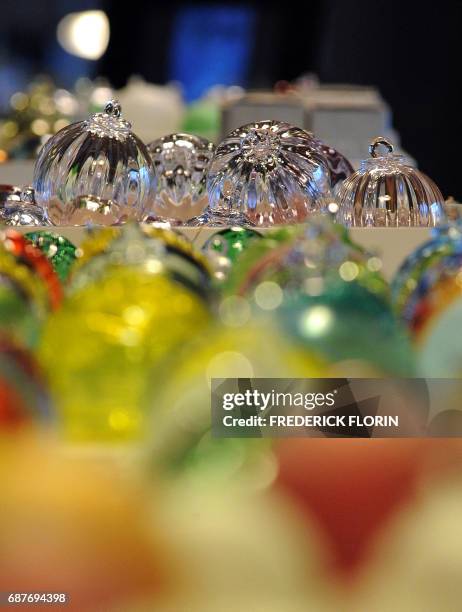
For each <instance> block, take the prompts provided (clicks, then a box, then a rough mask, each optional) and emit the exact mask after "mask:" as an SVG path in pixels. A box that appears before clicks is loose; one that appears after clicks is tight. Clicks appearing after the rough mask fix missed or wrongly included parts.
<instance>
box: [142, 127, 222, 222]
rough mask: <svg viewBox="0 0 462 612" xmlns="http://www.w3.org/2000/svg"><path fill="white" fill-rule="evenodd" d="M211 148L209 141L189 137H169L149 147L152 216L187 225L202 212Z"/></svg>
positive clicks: (182, 135)
mask: <svg viewBox="0 0 462 612" xmlns="http://www.w3.org/2000/svg"><path fill="white" fill-rule="evenodd" d="M214 148H215V147H214V145H213V144H212V143H211V142H209V141H208V140H205V139H204V138H199V137H198V136H192V135H191V134H170V135H168V136H163V137H162V138H159V139H158V140H155V141H153V142H151V143H150V144H149V145H148V151H149V153H150V155H151V159H152V163H153V166H154V175H155V182H154V202H153V205H152V211H153V213H154V214H155V215H157V216H158V217H159V218H161V219H164V220H167V221H172V222H178V221H180V222H182V223H186V222H187V221H189V220H190V219H192V218H193V217H197V216H199V215H200V214H201V213H202V212H203V211H204V209H205V207H206V206H207V203H208V197H207V188H206V174H207V169H208V167H209V164H210V160H211V159H212V155H213V151H214Z"/></svg>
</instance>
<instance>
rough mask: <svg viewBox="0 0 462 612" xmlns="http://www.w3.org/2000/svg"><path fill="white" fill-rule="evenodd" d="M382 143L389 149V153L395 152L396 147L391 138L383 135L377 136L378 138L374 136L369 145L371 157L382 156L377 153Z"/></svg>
mask: <svg viewBox="0 0 462 612" xmlns="http://www.w3.org/2000/svg"><path fill="white" fill-rule="evenodd" d="M380 145H382V146H383V147H386V148H387V149H388V155H391V154H392V153H393V151H394V147H393V145H392V144H391V142H390V141H389V140H387V139H386V138H384V137H383V136H377V138H374V140H373V141H372V142H371V144H370V145H369V153H370V156H371V157H374V158H377V157H381V156H380V155H379V154H378V153H377V148H378V147H379V146H380Z"/></svg>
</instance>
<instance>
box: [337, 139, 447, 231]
mask: <svg viewBox="0 0 462 612" xmlns="http://www.w3.org/2000/svg"><path fill="white" fill-rule="evenodd" d="M379 146H385V147H386V148H387V150H388V151H387V153H385V155H379V153H378V147H379ZM369 151H370V153H371V157H370V158H369V159H366V160H364V161H363V162H362V163H361V167H360V169H359V170H358V171H357V172H355V173H354V174H352V175H351V176H350V177H349V178H347V179H346V181H344V183H343V185H342V187H341V189H340V191H339V194H338V203H339V212H338V215H337V221H339V222H341V223H344V224H345V225H347V226H359V227H409V226H421V227H435V226H438V225H440V224H441V223H442V222H444V221H445V212H444V199H443V196H442V195H441V192H440V190H439V189H438V187H437V186H436V185H435V183H434V182H433V181H432V180H431V179H430V178H428V176H426V175H425V174H423V172H420V170H416V169H415V168H412V167H411V166H408V165H407V164H406V163H405V160H404V157H403V156H402V155H395V154H393V145H392V144H391V143H390V142H388V140H386V139H385V138H382V137H378V138H376V139H375V140H373V141H372V143H371V145H370V147H369Z"/></svg>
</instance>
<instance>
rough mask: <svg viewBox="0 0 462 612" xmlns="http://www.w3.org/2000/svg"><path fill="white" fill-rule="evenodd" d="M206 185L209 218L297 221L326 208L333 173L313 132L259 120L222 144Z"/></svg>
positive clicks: (264, 222) (217, 220) (214, 220)
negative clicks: (314, 139)
mask: <svg viewBox="0 0 462 612" xmlns="http://www.w3.org/2000/svg"><path fill="white" fill-rule="evenodd" d="M207 189H208V194H209V207H208V209H207V211H206V213H205V219H206V220H207V221H208V222H209V223H211V224H217V225H222V224H229V225H236V224H237V225H241V224H250V225H257V226H271V225H277V224H284V223H297V222H300V221H304V220H305V219H306V218H307V216H308V215H310V214H311V213H312V212H315V211H318V210H321V209H323V207H324V206H325V201H324V199H325V198H327V197H329V195H330V174H329V168H328V166H327V162H326V159H325V157H324V156H323V155H322V153H321V152H320V151H319V147H317V146H316V145H315V144H314V142H313V137H312V135H311V134H309V133H307V132H305V131H304V130H302V129H300V128H297V127H294V126H291V125H289V124H288V123H283V122H280V121H259V122H256V123H250V124H248V125H245V126H243V127H240V128H238V129H236V130H234V131H233V132H231V134H230V135H229V136H228V137H227V138H226V139H225V140H224V141H223V142H221V143H220V144H219V145H218V147H217V149H216V151H215V155H214V157H213V159H212V162H211V164H210V167H209V171H208V178H207Z"/></svg>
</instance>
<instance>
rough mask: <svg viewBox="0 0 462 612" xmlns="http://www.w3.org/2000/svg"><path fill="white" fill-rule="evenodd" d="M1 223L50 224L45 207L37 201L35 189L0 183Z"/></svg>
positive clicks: (15, 224)
mask: <svg viewBox="0 0 462 612" xmlns="http://www.w3.org/2000/svg"><path fill="white" fill-rule="evenodd" d="M0 225H9V226H13V227H15V226H29V225H30V226H36V227H37V226H41V225H48V221H47V219H46V217H45V214H44V212H43V209H42V208H41V207H40V206H38V205H37V204H36V202H35V199H34V192H33V189H31V188H30V187H23V188H21V187H16V186H14V185H0Z"/></svg>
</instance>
